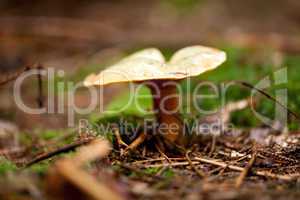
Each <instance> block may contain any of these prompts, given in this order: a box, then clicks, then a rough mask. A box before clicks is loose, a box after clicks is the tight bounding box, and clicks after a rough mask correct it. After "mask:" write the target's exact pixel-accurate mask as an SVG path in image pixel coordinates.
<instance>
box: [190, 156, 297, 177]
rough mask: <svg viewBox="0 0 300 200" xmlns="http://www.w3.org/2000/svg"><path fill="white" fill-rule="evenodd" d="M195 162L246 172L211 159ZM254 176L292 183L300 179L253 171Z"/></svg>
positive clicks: (198, 159)
mask: <svg viewBox="0 0 300 200" xmlns="http://www.w3.org/2000/svg"><path fill="white" fill-rule="evenodd" d="M195 160H197V161H200V162H203V163H207V164H211V165H216V166H220V167H223V168H228V169H231V170H234V171H239V172H242V171H243V170H244V168H242V167H239V166H236V165H228V164H226V163H224V162H221V161H216V160H209V159H205V158H199V157H195ZM253 174H255V175H257V176H264V177H269V178H274V179H280V180H285V181H292V180H295V179H296V178H299V177H300V174H293V175H278V174H274V173H271V172H267V171H253Z"/></svg>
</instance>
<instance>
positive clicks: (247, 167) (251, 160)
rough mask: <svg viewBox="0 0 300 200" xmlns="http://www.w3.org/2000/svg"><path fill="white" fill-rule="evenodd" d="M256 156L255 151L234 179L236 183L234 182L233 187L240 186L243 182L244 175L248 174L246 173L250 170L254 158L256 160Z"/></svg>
mask: <svg viewBox="0 0 300 200" xmlns="http://www.w3.org/2000/svg"><path fill="white" fill-rule="evenodd" d="M256 156H257V153H256V152H255V153H254V154H253V155H252V158H251V159H250V161H249V163H248V164H247V166H246V167H245V168H244V170H243V171H242V172H241V174H240V176H239V177H238V178H237V179H236V183H235V187H236V188H240V187H241V185H242V184H243V182H244V180H245V178H246V176H247V175H248V173H249V172H250V170H251V168H252V166H253V164H254V163H255V160H256Z"/></svg>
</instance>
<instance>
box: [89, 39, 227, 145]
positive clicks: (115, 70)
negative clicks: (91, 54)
mask: <svg viewBox="0 0 300 200" xmlns="http://www.w3.org/2000/svg"><path fill="white" fill-rule="evenodd" d="M225 60H226V54H225V52H223V51H220V50H217V49H214V48H210V47H204V46H199V45H197V46H190V47H185V48H183V49H181V50H179V51H177V52H176V53H175V54H174V55H173V56H172V57H171V59H170V61H168V62H166V61H165V58H164V56H163V55H162V53H161V52H160V51H159V50H158V49H156V48H148V49H145V50H141V51H138V52H136V53H134V54H132V55H130V56H128V57H126V58H124V59H122V60H121V61H120V62H118V63H117V64H115V65H112V66H110V67H108V68H106V69H105V70H103V71H102V72H100V73H99V74H98V75H95V74H91V75H90V76H88V77H87V78H86V79H85V80H84V84H85V86H93V85H98V86H103V85H108V84H112V83H120V82H135V83H144V84H146V85H147V86H148V87H149V88H150V90H151V92H152V96H153V109H154V111H157V112H156V119H157V121H158V124H159V125H158V129H159V130H160V131H158V133H159V134H161V135H162V136H163V138H164V139H165V141H166V142H171V143H176V144H182V143H183V139H182V138H183V130H184V125H183V123H182V121H181V120H180V117H179V112H178V106H179V96H178V95H177V87H176V83H177V82H178V81H179V80H182V79H185V78H187V77H192V76H197V75H199V74H202V73H204V72H206V71H209V70H212V69H214V68H216V67H218V66H219V65H220V64H222V63H223V62H224V61H225ZM174 125H175V126H174ZM161 126H164V128H162V129H160V127H161ZM170 127H173V128H170ZM133 143H134V142H133ZM139 143H140V142H139Z"/></svg>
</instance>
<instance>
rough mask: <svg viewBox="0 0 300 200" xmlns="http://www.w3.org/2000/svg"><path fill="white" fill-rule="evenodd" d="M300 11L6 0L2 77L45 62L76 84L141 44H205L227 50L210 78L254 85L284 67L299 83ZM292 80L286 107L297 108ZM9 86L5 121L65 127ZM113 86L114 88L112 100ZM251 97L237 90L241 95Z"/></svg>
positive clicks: (248, 0)
mask: <svg viewBox="0 0 300 200" xmlns="http://www.w3.org/2000/svg"><path fill="white" fill-rule="evenodd" d="M299 10H300V1H298V0H276V1H274V0H264V1H261V0H242V1H241V0H209V1H208V0H181V1H180V0H154V1H140V0H112V1H96V0H89V1H83V0H64V1H61V0H27V1H22V0H2V1H1V2H0V27H1V28H0V61H1V62H0V73H1V75H0V76H1V78H2V79H3V80H4V79H5V78H6V77H7V76H8V75H10V74H14V73H16V72H18V70H20V69H23V68H24V66H27V65H32V64H37V63H41V64H42V65H43V66H44V67H45V68H47V67H55V68H58V69H63V70H65V71H66V72H67V73H66V79H67V80H76V81H79V80H82V79H83V78H84V77H85V75H88V74H89V73H92V72H97V71H99V70H101V69H102V68H103V67H104V66H105V65H107V64H110V63H112V62H113V61H115V60H118V59H119V58H121V57H123V56H124V55H127V54H128V53H130V52H133V51H134V50H137V49H140V48H143V47H148V46H155V47H158V48H160V49H162V50H163V52H164V53H165V54H166V56H168V55H170V54H171V53H172V52H174V51H175V50H176V49H179V48H181V47H184V46H188V45H194V44H202V45H209V46H214V47H217V48H221V49H224V50H226V52H227V53H228V62H227V63H226V64H224V66H223V68H222V67H221V68H222V69H220V70H219V71H218V70H217V71H216V72H213V73H210V74H209V75H204V76H203V77H202V78H204V79H205V80H206V79H208V80H210V79H211V80H214V81H225V80H232V79H243V80H246V81H249V82H252V83H255V81H257V80H259V79H260V78H262V77H264V76H266V75H268V73H271V72H272V71H274V69H276V68H278V67H281V66H287V65H289V67H290V66H291V67H290V68H289V73H290V74H292V78H291V80H294V79H295V80H297V72H298V69H297V67H296V65H297V64H298V62H299V57H298V55H299V51H300V12H299ZM293 66H294V68H293ZM290 69H291V70H290ZM293 77H294V79H293ZM35 81H36V80H31V83H28V85H27V86H24V88H23V93H24V99H25V101H26V102H27V103H29V104H32V105H35V100H36V95H37V91H36V90H35V89H34V88H36V82H35ZM29 82H30V81H29ZM293 83H295V82H290V85H289V86H290V88H289V89H291V93H289V95H291V99H292V100H291V102H289V104H290V106H291V107H292V108H294V109H298V107H299V105H298V104H299V103H298V102H299V101H298V99H299V98H298V97H297V95H296V93H297V91H298V88H297V86H296V84H293ZM12 85H13V84H4V85H1V92H0V118H1V119H5V120H9V121H12V122H13V123H16V124H17V127H19V128H22V129H23V128H24V129H31V128H33V127H35V126H42V127H50V128H53V127H55V128H59V127H65V126H66V121H65V116H63V115H51V116H49V115H47V116H41V115H39V116H36V115H34V116H33V115H27V114H25V113H23V112H21V111H20V110H18V108H16V106H15V105H14V100H13V95H12ZM292 86H293V87H292ZM116 91H118V89H117V88H110V89H109V92H107V95H106V98H107V100H106V101H107V102H110V100H111V98H112V97H113V96H114V94H115V93H116ZM293 91H294V93H293ZM247 95H248V94H244V96H241V94H240V92H236V98H237V99H239V98H241V97H245V96H247ZM233 96H235V95H233ZM88 98H89V97H88V96H87V95H86V94H85V93H84V92H83V93H78V94H77V95H76V102H77V103H78V104H79V105H83V106H84V105H85V102H87V101H88ZM46 103H47V102H46ZM264 109H266V107H265V106H264ZM265 112H269V111H268V110H267V111H265ZM246 124H247V123H246ZM249 124H251V123H249Z"/></svg>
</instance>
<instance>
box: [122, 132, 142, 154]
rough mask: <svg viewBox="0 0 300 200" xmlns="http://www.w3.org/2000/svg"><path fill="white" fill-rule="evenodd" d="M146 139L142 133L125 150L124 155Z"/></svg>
mask: <svg viewBox="0 0 300 200" xmlns="http://www.w3.org/2000/svg"><path fill="white" fill-rule="evenodd" d="M145 139H146V134H145V133H144V132H142V133H141V134H140V135H139V136H138V137H137V138H136V139H135V140H134V141H133V142H132V143H131V144H130V145H129V146H128V147H127V148H126V149H125V153H127V152H128V151H129V150H132V149H135V148H137V147H138V146H139V145H140V144H142V143H143V142H144V141H145Z"/></svg>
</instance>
